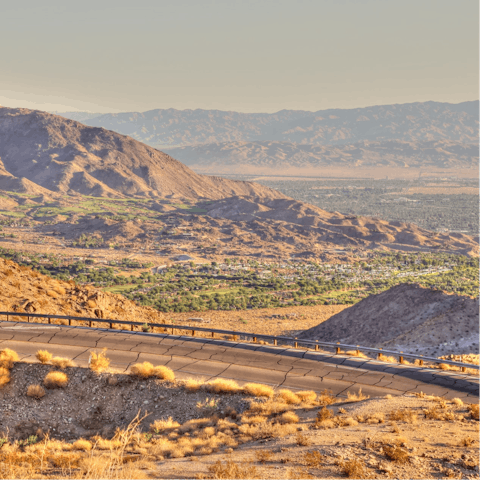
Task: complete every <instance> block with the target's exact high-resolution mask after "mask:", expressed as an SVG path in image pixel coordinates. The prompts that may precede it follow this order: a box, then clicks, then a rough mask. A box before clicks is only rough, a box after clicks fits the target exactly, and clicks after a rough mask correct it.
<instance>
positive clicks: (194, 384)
mask: <svg viewBox="0 0 480 480" xmlns="http://www.w3.org/2000/svg"><path fill="white" fill-rule="evenodd" d="M203 384H204V382H203V380H197V379H195V378H187V380H185V381H184V382H183V387H184V388H185V390H186V391H187V392H190V393H195V392H198V391H199V390H200V389H201V388H202V386H203Z"/></svg>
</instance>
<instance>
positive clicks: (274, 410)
mask: <svg viewBox="0 0 480 480" xmlns="http://www.w3.org/2000/svg"><path fill="white" fill-rule="evenodd" d="M292 408H293V407H292V406H291V405H289V404H287V403H285V402H284V401H283V400H277V399H275V398H269V399H268V400H267V401H265V402H262V401H256V402H251V403H250V408H249V409H248V410H247V411H246V412H245V413H246V414H250V415H267V416H270V415H277V414H279V413H283V412H286V411H288V410H291V409H292Z"/></svg>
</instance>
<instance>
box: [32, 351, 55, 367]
mask: <svg viewBox="0 0 480 480" xmlns="http://www.w3.org/2000/svg"><path fill="white" fill-rule="evenodd" d="M35 356H36V357H37V360H38V361H39V362H40V363H43V364H45V363H48V362H49V361H50V360H51V359H52V354H51V353H50V352H48V351H47V350H38V351H37V353H36V354H35Z"/></svg>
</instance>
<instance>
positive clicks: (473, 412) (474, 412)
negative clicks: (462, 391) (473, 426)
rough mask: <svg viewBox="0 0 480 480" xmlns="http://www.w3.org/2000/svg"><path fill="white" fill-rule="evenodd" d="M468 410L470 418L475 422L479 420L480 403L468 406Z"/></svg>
mask: <svg viewBox="0 0 480 480" xmlns="http://www.w3.org/2000/svg"><path fill="white" fill-rule="evenodd" d="M468 409H469V410H470V416H471V417H472V418H473V419H474V420H478V419H479V404H478V403H472V404H470V405H469V406H468Z"/></svg>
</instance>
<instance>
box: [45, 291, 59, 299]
mask: <svg viewBox="0 0 480 480" xmlns="http://www.w3.org/2000/svg"><path fill="white" fill-rule="evenodd" d="M45 293H46V294H47V295H48V296H49V297H52V298H57V297H58V294H57V292H55V291H54V290H47V291H46V292H45Z"/></svg>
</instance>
